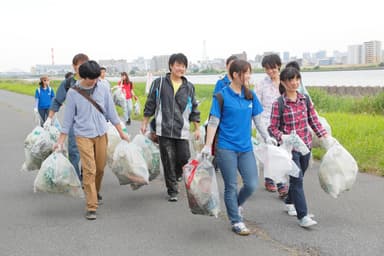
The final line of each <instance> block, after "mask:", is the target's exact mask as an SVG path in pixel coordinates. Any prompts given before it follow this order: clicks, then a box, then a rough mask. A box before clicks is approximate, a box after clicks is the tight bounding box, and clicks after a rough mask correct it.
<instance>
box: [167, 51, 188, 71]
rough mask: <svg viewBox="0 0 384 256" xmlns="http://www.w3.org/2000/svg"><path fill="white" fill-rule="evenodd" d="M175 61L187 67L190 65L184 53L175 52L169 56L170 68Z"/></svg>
mask: <svg viewBox="0 0 384 256" xmlns="http://www.w3.org/2000/svg"><path fill="white" fill-rule="evenodd" d="M175 62H178V63H181V64H184V66H185V67H186V68H187V67H188V59H187V56H185V55H184V54H182V53H174V54H172V55H171V57H169V61H168V67H169V70H171V66H172V65H173V64H175Z"/></svg>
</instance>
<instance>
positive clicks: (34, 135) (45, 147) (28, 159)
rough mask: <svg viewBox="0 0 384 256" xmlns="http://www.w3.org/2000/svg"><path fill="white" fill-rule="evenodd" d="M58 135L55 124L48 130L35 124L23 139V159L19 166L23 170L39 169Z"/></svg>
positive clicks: (50, 151)
mask: <svg viewBox="0 0 384 256" xmlns="http://www.w3.org/2000/svg"><path fill="white" fill-rule="evenodd" d="M59 135H60V132H59V130H58V129H57V128H56V127H55V126H50V127H49V129H48V130H45V129H44V128H42V127H40V126H36V127H35V128H34V129H33V130H32V132H31V133H30V134H28V135H27V137H26V139H25V141H24V155H25V161H24V163H23V165H22V167H21V169H22V170H24V171H34V170H39V169H40V166H41V164H42V162H43V161H44V160H45V159H46V158H47V157H48V156H49V155H50V154H51V153H52V147H53V145H54V144H55V143H56V141H57V139H58V137H59Z"/></svg>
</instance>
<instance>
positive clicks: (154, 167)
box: [132, 134, 161, 181]
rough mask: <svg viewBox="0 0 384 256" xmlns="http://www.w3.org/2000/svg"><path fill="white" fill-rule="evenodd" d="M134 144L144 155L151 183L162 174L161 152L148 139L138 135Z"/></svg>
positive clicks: (133, 141) (134, 139)
mask: <svg viewBox="0 0 384 256" xmlns="http://www.w3.org/2000/svg"><path fill="white" fill-rule="evenodd" d="M132 143H134V144H136V145H137V146H138V147H139V148H140V149H141V150H142V153H143V156H144V160H145V162H146V163H147V167H148V171H149V181H151V180H153V179H155V178H156V177H157V176H159V174H160V164H161V163H160V150H159V148H158V147H157V146H156V145H155V143H153V142H152V141H151V140H150V139H149V138H148V137H146V136H144V135H142V134H137V135H136V136H135V138H133V140H132Z"/></svg>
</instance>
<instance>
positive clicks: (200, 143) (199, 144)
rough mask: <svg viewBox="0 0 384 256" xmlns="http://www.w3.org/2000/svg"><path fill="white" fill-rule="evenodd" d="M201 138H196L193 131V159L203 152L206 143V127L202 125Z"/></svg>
mask: <svg viewBox="0 0 384 256" xmlns="http://www.w3.org/2000/svg"><path fill="white" fill-rule="evenodd" d="M199 129H200V139H198V140H196V139H195V134H194V133H191V134H190V136H189V151H190V152H191V159H192V158H195V157H196V156H197V154H199V153H200V152H201V150H202V149H203V147H204V145H205V127H204V126H200V127H199Z"/></svg>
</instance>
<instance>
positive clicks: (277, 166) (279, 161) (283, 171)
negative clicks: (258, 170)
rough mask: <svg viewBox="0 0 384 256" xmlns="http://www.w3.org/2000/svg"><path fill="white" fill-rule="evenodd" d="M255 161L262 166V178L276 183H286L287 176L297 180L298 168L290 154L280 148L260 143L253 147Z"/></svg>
mask: <svg viewBox="0 0 384 256" xmlns="http://www.w3.org/2000/svg"><path fill="white" fill-rule="evenodd" d="M253 152H254V154H255V156H256V159H257V160H258V161H260V162H261V163H262V164H263V167H264V177H265V178H271V179H272V180H274V181H275V182H276V183H287V182H288V181H289V177H288V176H292V177H295V178H298V177H299V175H300V168H299V167H298V166H297V165H296V163H295V162H294V161H293V160H292V154H291V153H290V152H288V151H287V150H286V149H284V148H282V147H277V146H274V145H268V144H264V143H261V144H259V146H257V145H253Z"/></svg>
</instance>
